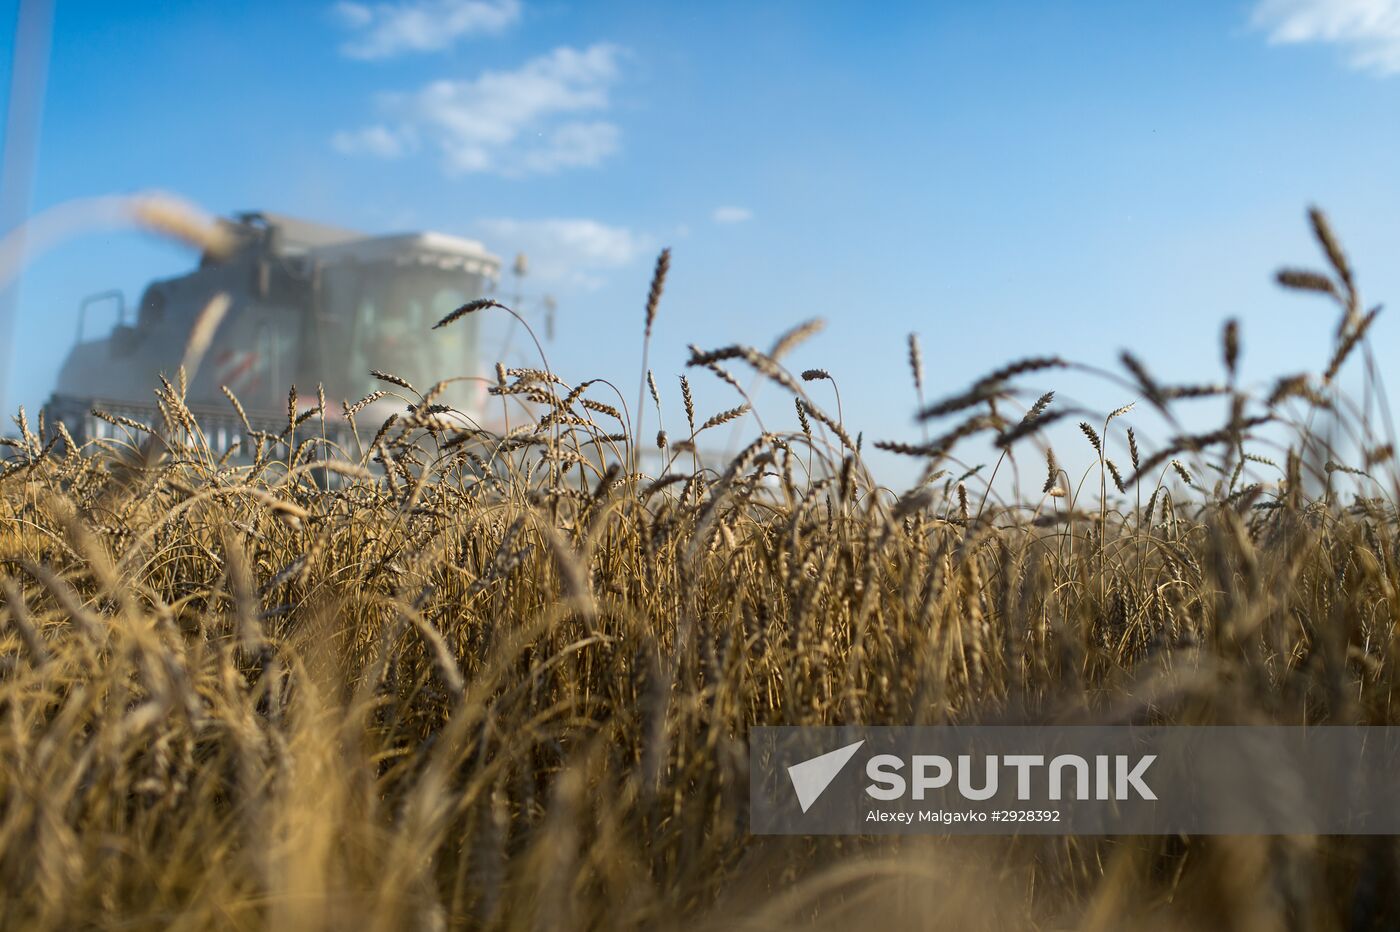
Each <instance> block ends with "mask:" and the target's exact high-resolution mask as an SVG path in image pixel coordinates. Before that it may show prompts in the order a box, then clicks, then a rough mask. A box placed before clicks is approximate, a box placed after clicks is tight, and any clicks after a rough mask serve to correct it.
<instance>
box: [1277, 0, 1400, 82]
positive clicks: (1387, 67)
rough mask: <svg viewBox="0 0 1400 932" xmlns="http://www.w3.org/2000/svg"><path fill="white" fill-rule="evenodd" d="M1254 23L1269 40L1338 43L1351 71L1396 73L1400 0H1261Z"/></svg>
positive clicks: (1399, 69) (1399, 57)
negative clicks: (1265, 33) (1345, 52)
mask: <svg viewBox="0 0 1400 932" xmlns="http://www.w3.org/2000/svg"><path fill="white" fill-rule="evenodd" d="M1253 23H1254V26H1255V27H1256V28H1258V29H1263V30H1266V31H1268V33H1269V41H1270V42H1273V43H1278V44H1297V43H1305V42H1324V43H1327V44H1330V45H1337V46H1341V47H1342V48H1344V49H1345V50H1346V51H1347V60H1348V63H1349V64H1350V65H1351V66H1352V67H1353V68H1357V69H1359V70H1362V71H1370V72H1373V73H1375V74H1379V75H1390V74H1397V73H1400V0H1260V2H1259V3H1258V4H1257V5H1256V6H1255V8H1254V14H1253Z"/></svg>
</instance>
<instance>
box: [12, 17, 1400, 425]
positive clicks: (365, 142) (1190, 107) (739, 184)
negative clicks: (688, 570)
mask: <svg viewBox="0 0 1400 932" xmlns="http://www.w3.org/2000/svg"><path fill="white" fill-rule="evenodd" d="M14 9H15V0H0V16H3V19H0V22H6V23H9V22H13V21H14ZM4 38H5V42H4V44H3V45H0V55H3V56H6V57H5V58H0V64H3V66H4V68H3V71H4V73H5V74H8V72H9V58H8V56H9V48H8V46H9V41H8V40H9V36H8V28H7V30H6V35H5V36H4ZM39 145H40V149H39V153H40V154H39V160H38V173H37V178H36V181H35V186H34V194H33V209H34V210H36V211H37V210H41V209H44V208H46V207H50V206H52V205H55V204H58V203H60V202H63V201H66V200H69V199H72V198H77V197H86V196H91V195H97V194H105V193H112V192H130V191H136V190H143V189H149V188H159V189H162V190H166V191H171V192H175V193H178V194H180V195H182V196H184V197H187V198H190V199H192V200H193V201H195V202H197V203H199V204H201V205H203V206H204V207H206V208H207V209H209V210H211V211H214V212H219V213H223V212H230V211H234V210H240V209H248V208H259V207H260V208H266V209H271V210H277V211H281V212H285V213H291V214H296V215H301V216H306V217H308V218H313V219H318V220H323V221H326V222H331V223H336V224H341V225H346V226H352V227H357V228H362V229H365V230H367V231H372V232H389V231H392V230H400V229H407V228H427V229H435V230H441V231H444V232H449V233H457V234H466V235H471V236H475V237H477V238H480V239H482V240H483V241H484V242H485V243H486V244H487V246H488V247H490V248H492V249H493V250H494V251H496V252H498V253H499V254H502V255H504V256H507V257H509V256H510V255H513V254H514V252H515V251H516V250H517V249H524V250H525V251H526V252H527V253H529V254H530V256H531V258H532V260H533V265H534V270H535V273H534V274H533V275H532V277H531V280H530V282H529V284H528V286H527V290H529V291H531V292H541V291H548V292H550V293H553V294H555V295H557V297H558V300H559V304H560V315H559V327H558V336H557V339H556V341H555V343H554V344H553V346H552V347H550V348H549V349H550V352H551V357H552V358H551V361H552V362H553V363H554V365H555V367H556V368H558V369H559V370H560V371H561V372H562V373H563V374H564V375H565V377H566V378H569V379H581V378H584V377H591V376H596V375H605V376H609V377H612V378H614V379H615V380H618V381H620V382H621V383H622V384H623V385H626V386H634V385H635V384H636V380H637V366H638V364H639V345H638V344H639V342H640V322H641V316H642V307H643V303H644V299H645V292H646V288H647V282H648V277H649V274H650V267H651V264H652V262H653V260H654V257H655V253H656V251H657V250H658V249H659V248H660V247H661V246H663V245H669V246H671V247H672V248H673V250H674V261H673V266H672V277H671V279H670V281H669V283H668V288H667V293H666V298H665V301H664V303H663V306H662V311H661V315H660V319H659V320H658V323H657V328H656V337H655V348H654V349H653V353H652V362H653V366H654V369H655V370H656V372H657V375H658V377H659V378H660V379H661V381H662V385H663V391H665V390H666V389H667V388H668V387H670V388H671V391H670V395H671V396H672V398H671V399H670V401H671V402H672V404H671V405H670V407H669V409H668V412H667V415H668V418H671V419H672V423H673V424H674V423H675V421H674V418H675V417H676V414H675V411H676V410H677V408H676V405H675V404H674V402H675V400H676V399H675V398H674V396H675V395H676V392H675V391H674V388H673V387H674V384H675V382H674V376H675V374H676V373H679V372H681V371H683V363H684V360H685V357H686V351H685V347H686V345H687V344H688V343H696V344H699V345H701V346H714V345H719V344H724V343H729V342H746V343H753V344H756V345H759V346H766V345H767V344H768V343H769V342H771V340H772V338H773V336H774V335H775V334H777V333H778V332H780V331H781V330H783V329H784V328H786V327H787V326H789V325H791V324H793V323H796V322H798V321H800V320H803V319H806V318H809V317H813V316H821V317H824V318H825V319H826V320H827V322H828V327H827V329H826V331H825V332H824V333H822V334H821V335H820V336H818V337H816V338H815V339H813V340H812V341H810V343H808V344H807V345H805V346H804V347H803V348H802V349H801V350H800V351H799V352H798V353H797V354H796V356H795V357H794V361H793V362H794V365H795V366H797V367H805V366H821V367H824V368H827V369H829V370H831V371H832V373H833V374H834V375H835V376H836V377H837V379H838V381H839V383H840V385H841V390H842V395H843V402H844V409H845V415H846V418H847V420H848V421H849V422H850V423H851V424H852V425H853V426H855V427H856V428H857V429H864V430H865V432H866V435H867V437H869V438H889V437H902V438H906V439H908V438H912V437H915V436H917V428H915V427H914V426H913V424H912V421H911V414H912V411H913V408H914V397H913V393H912V389H911V387H910V384H909V377H908V370H907V366H906V364H905V362H904V358H905V336H906V334H907V333H908V332H910V331H917V332H919V333H920V335H921V338H922V341H923V345H924V352H925V356H926V368H927V370H928V372H927V381H928V383H929V388H928V391H929V394H930V395H933V396H938V395H941V394H943V393H945V392H951V391H954V390H956V389H957V388H959V387H961V386H964V385H965V384H966V383H967V382H968V381H969V380H970V379H973V378H975V377H977V376H978V375H980V374H981V373H983V372H985V371H986V370H988V369H991V368H993V367H995V366H996V365H998V364H1000V363H1002V362H1004V361H1006V360H1008V359H1010V358H1011V357H1015V356H1022V355H1033V354H1045V353H1061V354H1064V355H1067V356H1072V357H1074V358H1076V359H1080V360H1084V361H1087V362H1094V363H1101V364H1109V363H1111V362H1112V360H1114V359H1115V358H1116V356H1117V353H1118V351H1119V349H1121V348H1123V347H1125V346H1128V347H1132V348H1134V349H1136V350H1138V351H1139V352H1140V354H1141V355H1142V356H1144V358H1146V359H1147V360H1148V361H1149V362H1150V363H1151V364H1152V366H1153V368H1154V369H1155V370H1157V371H1159V372H1161V373H1162V374H1164V375H1168V374H1169V375H1172V376H1177V377H1181V378H1202V377H1210V376H1212V375H1214V374H1215V373H1216V372H1218V362H1217V360H1218V352H1217V349H1216V338H1217V333H1218V329H1219V324H1220V322H1221V321H1222V320H1223V319H1224V318H1225V317H1227V316H1232V315H1233V316H1237V317H1239V318H1240V319H1241V321H1242V323H1243V327H1244V336H1245V373H1246V375H1247V376H1251V377H1254V378H1259V379H1263V378H1265V377H1267V376H1269V375H1274V374H1278V373H1281V372H1284V371H1294V370H1299V369H1303V368H1313V369H1316V368H1318V367H1320V366H1321V365H1322V363H1323V361H1324V357H1325V354H1326V341H1327V340H1328V339H1329V336H1330V332H1331V330H1332V328H1333V326H1334V323H1335V322H1334V319H1333V316H1332V314H1331V313H1330V312H1329V311H1327V310H1326V309H1325V308H1324V307H1323V306H1322V305H1321V304H1320V303H1319V302H1317V301H1309V300H1306V299H1304V298H1300V297H1297V296H1293V295H1288V294H1283V293H1281V292H1279V291H1278V289H1277V288H1275V287H1274V286H1273V285H1272V284H1271V280H1270V276H1271V273H1272V272H1273V270H1274V269H1276V268H1277V267H1278V266H1279V265H1281V264H1308V265H1313V264H1316V261H1315V250H1314V249H1313V247H1312V245H1311V243H1310V241H1309V237H1308V233H1307V229H1306V225H1305V223H1304V211H1305V208H1306V207H1307V205H1308V204H1310V203H1318V204H1320V205H1322V206H1324V207H1325V208H1326V209H1327V210H1328V211H1329V213H1330V214H1331V216H1332V217H1333V220H1334V222H1335V224H1336V226H1337V227H1338V229H1339V230H1340V232H1341V233H1342V235H1343V238H1344V240H1345V242H1346V243H1347V244H1348V246H1349V248H1350V251H1351V253H1352V254H1353V257H1354V259H1355V263H1356V265H1357V267H1358V269H1359V270H1360V280H1361V283H1362V287H1363V289H1364V291H1365V292H1366V293H1367V294H1368V296H1369V297H1370V298H1371V300H1373V301H1383V300H1385V299H1387V298H1391V297H1395V296H1396V295H1397V294H1400V269H1397V263H1396V262H1395V261H1394V260H1395V257H1396V251H1397V247H1400V185H1397V183H1396V169H1395V166H1396V157H1395V153H1396V152H1397V151H1400V0H1334V2H1325V0H1265V2H1262V3H1261V2H1241V3H1218V2H1171V3H1167V2H1142V3H1108V2H1100V3H1071V2H1066V3H1059V4H1053V5H1051V4H1042V3H1030V2H1026V3H1005V2H979V3H957V4H954V3H908V4H905V3H896V2H891V3H883V4H844V5H837V4H814V3H800V2H792V3H720V2H717V3H708V4H704V5H699V4H686V5H680V4H656V3H640V2H638V3H607V4H604V3H589V4H567V3H559V2H549V0H533V2H532V0H519V2H515V0H393V2H377V3H374V2H372V3H363V4H361V3H340V4H335V3H324V2H318V3H300V2H266V3H260V2H246V3H239V4H213V3H154V2H138V0H131V2H123V3H119V4H116V3H107V2H102V3H99V2H84V0H57V2H56V5H55V19H54V32H53V42H52V55H51V59H50V70H49V82H48V93H47V97H46V100H45V111H44V120H43V127H42V135H41V138H40V143H39ZM191 261H192V257H191V256H190V255H189V254H187V253H186V252H184V251H182V250H180V249H179V248H176V247H173V246H170V245H167V244H164V243H159V242H155V241H153V240H150V239H148V238H146V237H144V236H142V235H139V234H135V233H125V232H109V233H103V234H100V235H92V236H88V237H84V238H81V239H77V240H74V241H72V242H70V243H68V244H66V245H64V246H63V247H61V248H59V249H57V250H55V251H53V252H51V253H49V254H47V255H45V256H42V257H39V258H37V259H36V260H35V261H34V263H33V264H32V266H31V268H30V270H29V272H28V274H27V275H26V277H25V279H24V281H23V283H22V287H21V292H20V299H19V305H18V307H19V312H18V326H17V328H16V334H15V346H16V347H17V349H18V350H19V351H18V352H17V353H16V358H15V360H14V362H13V364H12V366H11V374H10V380H9V382H10V384H9V391H8V393H7V396H6V397H7V398H8V399H9V402H10V404H11V406H13V404H14V403H17V402H23V403H25V404H27V405H29V406H30V407H31V408H32V407H34V406H36V405H37V404H39V403H40V402H41V401H42V400H43V398H44V397H45V396H46V395H47V393H48V391H49V390H50V388H51V386H52V380H53V377H54V374H55V371H56V368H57V366H58V364H59V362H60V361H61V357H62V355H63V353H64V351H65V350H66V348H67V344H68V341H69V340H70V339H71V337H70V334H71V333H72V328H73V326H74V321H75V318H76V307H77V304H78V302H79V300H80V299H81V298H82V297H83V296H84V295H86V294H89V293H91V292H95V291H99V290H102V289H105V288H110V287H120V288H124V289H126V291H127V293H128V296H129V298H130V299H132V300H134V299H135V298H136V297H137V296H138V294H139V289H140V287H141V286H142V284H143V283H144V282H146V281H147V280H149V279H151V278H153V277H156V276H161V275H168V274H174V273H177V272H179V271H181V270H183V269H184V268H185V267H187V266H188V265H189V264H190V263H191ZM1392 332H1393V331H1392V329H1391V325H1390V324H1389V323H1388V322H1387V321H1386V320H1385V318H1384V317H1383V318H1382V320H1381V323H1380V324H1378V329H1377V331H1376V339H1377V341H1378V352H1379V353H1380V358H1381V360H1382V362H1383V363H1390V364H1393V363H1397V362H1400V351H1397V350H1396V349H1395V346H1396V344H1395V341H1394V338H1393V336H1392V335H1391V334H1392ZM490 351H491V350H490V348H489V347H488V354H489V353H490ZM490 361H491V360H487V362H488V363H489V362H490ZM1391 368H1393V366H1391ZM697 381H702V380H697ZM1394 381H1396V382H1397V383H1400V377H1397V378H1396V379H1395V380H1394ZM1038 384H1040V385H1043V387H1045V388H1055V387H1060V388H1061V389H1062V390H1067V391H1070V392H1071V393H1072V394H1074V395H1075V396H1077V397H1078V398H1080V399H1082V400H1084V401H1087V402H1091V403H1094V404H1096V405H1098V406H1100V407H1103V408H1111V407H1115V406H1117V405H1118V404H1121V403H1124V402H1125V401H1129V400H1132V399H1131V398H1130V397H1129V398H1124V397H1123V396H1122V394H1121V390H1119V389H1114V388H1111V387H1106V386H1103V385H1101V384H1094V383H1086V382H1083V381H1082V380H1081V381H1073V380H1056V379H1046V380H1043V381H1042V382H1041V383H1038ZM726 391H727V389H724V388H723V386H718V387H707V388H706V390H705V392H704V394H703V395H702V401H703V402H705V403H706V406H707V407H709V408H711V409H717V408H720V407H728V406H730V405H731V404H733V403H735V402H734V401H732V400H731V397H730V396H729V395H727V394H726V393H725V392H726ZM627 393H628V395H629V396H630V394H631V390H629V391H628V392H627ZM766 397H767V398H768V401H769V404H770V406H774V407H777V406H779V405H780V404H781V399H779V398H778V396H777V394H776V393H770V394H768V395H767V396H766ZM784 413H786V408H784Z"/></svg>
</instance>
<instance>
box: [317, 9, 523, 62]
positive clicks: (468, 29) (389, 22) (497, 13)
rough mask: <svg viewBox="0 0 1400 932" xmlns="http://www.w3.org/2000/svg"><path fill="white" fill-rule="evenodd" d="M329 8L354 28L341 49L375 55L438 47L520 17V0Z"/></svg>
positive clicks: (366, 56)
mask: <svg viewBox="0 0 1400 932" xmlns="http://www.w3.org/2000/svg"><path fill="white" fill-rule="evenodd" d="M333 10H334V12H335V15H336V18H337V19H339V20H340V22H341V25H343V26H344V27H345V28H346V29H349V30H352V31H354V32H355V33H356V35H355V37H354V38H353V39H351V40H350V41H348V42H346V43H345V44H344V45H342V46H341V47H340V51H341V52H342V53H343V54H345V55H346V56H348V57H350V58H361V59H375V58H390V57H392V56H394V55H401V54H403V53H405V52H440V51H443V50H444V49H448V48H451V47H452V45H453V44H455V43H456V42H457V40H458V39H463V38H466V37H468V36H475V35H499V34H500V33H502V32H504V31H505V30H506V29H508V28H510V27H511V26H513V25H514V24H515V23H516V22H518V21H519V19H520V0H401V2H399V3H375V4H366V3H359V2H352V0H343V2H341V3H337V4H336V5H335V6H334V8H333Z"/></svg>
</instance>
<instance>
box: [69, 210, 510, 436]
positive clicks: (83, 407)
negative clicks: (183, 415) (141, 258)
mask: <svg viewBox="0 0 1400 932" xmlns="http://www.w3.org/2000/svg"><path fill="white" fill-rule="evenodd" d="M225 222H226V223H227V224H228V225H229V229H230V231H231V232H232V233H233V234H234V235H235V242H236V243H237V244H238V245H237V247H236V248H235V250H234V251H233V252H232V254H230V255H228V256H225V257H222V258H215V257H213V256H210V255H204V256H202V257H201V260H200V264H199V267H198V268H197V269H195V270H194V271H192V272H189V273H188V274H185V275H182V276H179V277H177V278H171V279H166V280H163V281H157V282H153V283H152V284H151V285H149V286H148V287H147V288H146V290H145V293H144V294H143V295H142V297H141V302H140V304H139V306H138V307H137V310H136V313H135V315H134V319H129V315H128V314H127V313H126V309H125V306H124V303H123V301H122V296H121V295H120V293H116V292H103V293H101V294H99V295H95V296H93V298H91V299H89V300H88V301H85V302H84V304H83V307H82V308H81V310H80V313H79V320H78V339H77V342H76V344H75V345H74V347H73V349H72V351H71V352H70V353H69V355H68V357H67V359H66V360H65V361H64V364H63V366H62V368H61V370H60V372H59V377H58V383H57V386H56V388H55V391H54V394H53V396H52V398H51V399H50V401H49V403H48V406H47V407H48V414H49V417H51V418H58V419H61V420H62V421H63V422H64V424H65V426H66V427H67V428H68V429H69V431H70V432H71V433H72V434H73V435H74V437H75V438H77V439H78V440H79V441H80V442H81V441H82V440H85V439H89V438H93V437H109V436H113V435H114V429H113V426H112V424H111V423H110V422H108V421H105V420H103V419H101V418H99V417H96V416H94V415H93V414H92V413H91V412H92V409H93V408H98V409H99V410H102V411H104V412H106V413H109V414H113V415H119V416H124V417H131V418H135V419H138V420H142V421H145V422H148V423H149V422H150V419H151V418H153V417H154V416H156V415H157V414H158V408H157V405H156V404H155V398H154V395H153V389H154V387H155V386H156V385H157V384H158V382H157V379H158V376H159V375H160V374H162V373H163V374H165V375H166V376H167V377H169V378H172V379H173V378H174V376H175V373H176V370H177V368H178V367H179V365H180V361H181V358H182V356H183V353H184V350H185V345H186V341H187V339H188V337H189V335H190V331H191V328H192V327H193V325H194V322H195V319H196V317H197V316H198V314H199V313H200V311H201V310H202V309H203V308H204V307H205V306H207V305H208V303H209V302H210V301H211V300H213V299H214V298H215V297H216V296H217V295H219V294H227V295H228V296H229V299H230V305H229V309H228V311H227V313H226V314H225V315H224V317H223V320H222V322H221V323H220V325H219V327H218V330H217V331H216V332H215V334H214V337H213V340H212V342H211V344H210V346H209V349H208V352H207V353H206V355H205V357H204V362H203V365H202V366H201V367H200V369H199V371H198V372H197V373H195V374H194V375H193V378H192V380H191V381H190V383H189V385H188V387H187V392H186V402H187V404H188V406H189V407H190V409H191V410H192V411H194V413H195V414H196V416H197V417H198V418H199V420H200V422H201V424H212V425H215V426H216V427H217V429H218V430H219V431H220V433H222V432H223V431H224V430H225V429H227V430H230V431H241V430H242V429H243V427H242V423H241V418H238V419H237V423H236V424H234V423H232V419H233V418H235V417H236V415H235V414H234V412H233V410H232V406H231V405H230V404H229V402H228V400H227V398H226V397H225V393H224V389H225V388H227V389H228V390H229V391H231V392H232V393H233V394H234V395H235V396H236V397H237V398H238V400H239V402H240V403H241V404H242V406H243V408H244V410H245V411H246V413H247V416H248V419H249V421H250V422H252V426H253V427H254V429H256V430H265V429H272V431H273V433H276V432H277V431H278V430H280V429H281V427H285V426H286V419H287V394H288V391H289V389H290V387H291V386H293V385H295V386H296V387H297V388H298V390H299V391H300V392H301V393H302V395H303V398H304V399H305V398H307V397H314V396H315V394H316V390H317V386H318V385H319V386H321V387H322V388H323V389H324V392H325V395H326V397H327V398H328V399H330V400H334V401H339V400H342V399H346V400H349V401H351V402H353V401H354V400H356V399H358V398H361V397H363V396H364V395H366V394H368V393H369V392H370V391H372V390H373V389H375V388H382V387H385V386H384V385H382V384H380V383H377V382H376V381H375V380H374V377H373V376H371V375H370V370H372V369H378V370H382V371H384V372H388V373H392V374H393V375H396V376H398V377H400V378H402V379H406V380H407V381H409V382H411V383H413V384H414V385H415V386H416V387H417V388H419V389H420V390H421V389H425V388H427V387H428V386H429V385H431V384H433V383H435V382H437V381H438V380H440V379H446V378H453V377H457V376H470V375H476V374H477V373H476V366H477V344H478V331H477V329H476V321H475V318H474V317H472V316H469V317H467V318H465V319H463V320H461V321H459V322H458V323H457V324H454V326H452V327H448V328H444V329H443V330H439V331H430V328H431V327H432V325H433V323H434V322H435V321H437V320H438V319H439V318H441V317H442V316H443V315H445V314H447V313H448V312H450V311H451V310H452V309H454V308H456V307H458V306H460V305H462V304H464V303H466V302H467V301H470V300H473V299H475V298H480V297H483V296H485V295H487V294H490V293H492V292H493V291H494V289H495V287H496V285H497V282H498V280H499V275H500V260H499V259H497V258H496V257H495V256H493V255H491V254H490V253H489V252H487V251H486V250H485V249H484V248H483V247H482V246H481V244H480V243H477V242H475V241H472V240H467V239H460V238H458V237H454V236H447V235H444V234H440V233H426V232H425V233H407V234H398V235H390V236H365V235H363V234H360V233H355V232H352V231H349V230H341V229H336V228H333V227H328V226H323V225H320V224H314V223H308V222H306V221H302V220H296V219H294V218H290V217H283V216H279V215H277V214H271V213H264V212H256V213H245V214H240V215H238V216H236V217H235V218H233V219H232V220H228V221H225ZM106 301H112V302H114V303H115V305H116V308H117V323H116V325H115V327H114V328H113V329H112V330H111V332H110V333H109V334H108V335H107V336H105V337H100V338H96V339H90V338H88V337H87V335H86V334H85V333H84V327H85V324H86V323H87V321H86V320H85V318H86V317H87V316H88V315H89V312H90V311H92V309H93V308H94V307H95V306H96V305H98V304H101V303H104V302H106ZM480 386H481V383H480V382H479V381H472V380H458V381H454V382H452V383H451V384H450V385H449V386H448V387H447V388H446V389H445V390H444V391H443V393H442V394H441V395H439V396H438V398H437V400H438V401H440V402H442V403H444V404H448V405H451V406H453V407H455V408H458V409H459V410H463V411H466V412H468V413H475V412H477V411H479V410H480V407H481V404H482V401H483V398H482V394H483V392H482V390H481V387H480ZM328 407H331V408H333V409H334V410H333V411H327V417H332V416H333V415H334V412H335V411H338V410H339V405H338V404H337V405H328ZM211 439H212V438H211Z"/></svg>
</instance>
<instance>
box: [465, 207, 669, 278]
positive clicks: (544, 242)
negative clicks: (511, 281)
mask: <svg viewBox="0 0 1400 932" xmlns="http://www.w3.org/2000/svg"><path fill="white" fill-rule="evenodd" d="M478 226H479V227H480V230H481V234H482V238H483V239H484V240H485V241H486V244H487V246H488V247H489V248H490V249H492V250H493V251H495V252H496V253H498V254H500V255H502V256H506V257H509V256H513V255H514V254H515V253H517V252H523V253H525V255H526V256H527V257H528V258H529V260H530V272H529V276H530V278H531V279H532V280H535V281H538V282H540V283H541V284H545V285H549V286H552V287H564V288H569V287H573V288H582V289H593V288H597V287H598V286H600V285H601V284H602V283H603V276H602V275H601V274H600V273H603V272H607V271H612V270H615V269H620V268H623V267H625V266H627V265H630V264H631V263H632V262H634V261H635V260H636V259H637V258H638V257H640V256H641V255H643V254H644V253H646V252H647V251H649V250H650V249H651V245H650V240H649V239H648V238H647V237H645V236H642V235H640V234H638V233H634V232H633V231H631V230H628V229H625V228H623V227H615V226H608V225H607V224H604V223H600V222H598V221H597V220H586V219H546V220H517V219H510V218H498V219H494V220H483V221H481V223H480V224H478Z"/></svg>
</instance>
